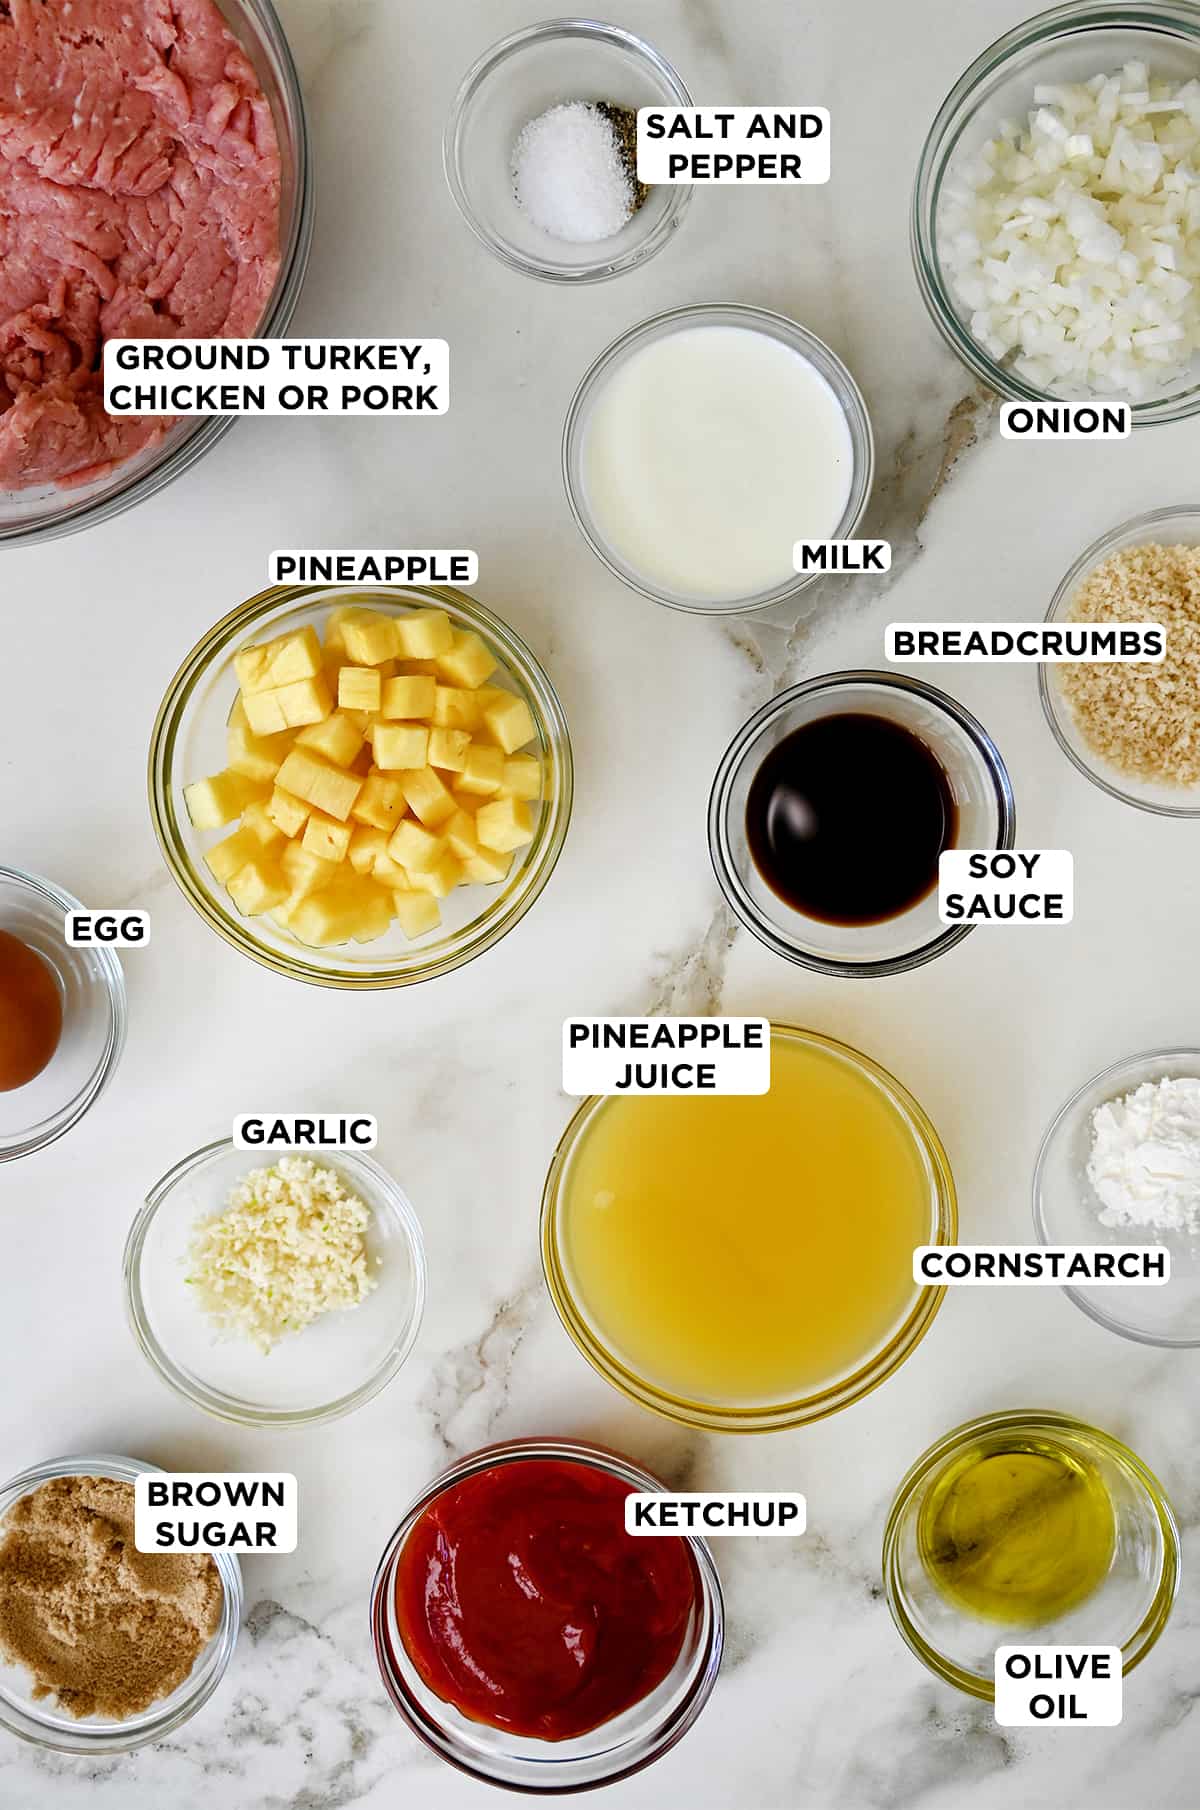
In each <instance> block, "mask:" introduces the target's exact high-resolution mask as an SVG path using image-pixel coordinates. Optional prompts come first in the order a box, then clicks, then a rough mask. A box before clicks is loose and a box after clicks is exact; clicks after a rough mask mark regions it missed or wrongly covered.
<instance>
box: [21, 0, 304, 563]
mask: <svg viewBox="0 0 1200 1810" xmlns="http://www.w3.org/2000/svg"><path fill="white" fill-rule="evenodd" d="M216 3H217V5H218V7H219V8H220V10H221V12H222V13H223V14H224V16H225V21H226V24H227V25H228V26H229V29H230V31H231V32H232V33H233V35H234V37H235V38H236V39H237V40H238V43H239V44H240V45H241V46H242V48H243V50H244V51H245V52H246V55H247V56H248V57H249V59H250V61H251V62H252V63H253V65H254V68H255V72H256V74H257V76H258V79H259V81H260V82H261V83H262V89H263V93H264V94H265V95H266V97H267V100H268V102H269V103H270V107H271V113H272V115H273V117H274V121H275V131H276V134H277V136H278V139H279V160H280V196H279V275H278V277H277V278H276V280H275V288H274V291H273V292H272V295H271V299H270V302H269V303H268V305H267V310H266V313H265V314H264V315H263V318H262V320H261V321H260V322H259V324H258V327H257V329H256V331H255V337H256V338H259V339H278V338H280V337H281V336H282V335H283V334H285V333H286V332H287V330H288V326H289V323H290V322H291V319H292V316H293V314H294V313H295V311H296V303H297V302H298V301H299V299H300V290H301V287H302V285H303V282H304V274H305V271H306V270H307V268H308V256H309V251H310V248H311V245H312V233H313V170H312V152H311V148H310V145H309V137H308V122H307V119H306V116H305V110H304V95H303V93H302V91H301V88H300V78H299V76H298V75H297V73H296V65H295V63H294V62H293V60H292V53H291V50H290V48H289V46H288V41H287V37H286V34H285V33H284V29H283V26H282V24H281V23H280V20H279V15H278V14H277V13H276V11H275V8H274V6H273V5H272V4H271V0H216ZM235 419H236V417H235V416H233V415H206V416H202V417H199V416H193V417H191V418H190V419H184V420H180V421H176V422H174V423H173V424H172V426H170V427H169V428H168V429H167V431H166V433H165V434H164V435H163V436H162V438H161V439H160V440H157V441H156V442H155V443H154V445H153V446H148V447H146V448H145V449H144V450H143V451H142V452H140V453H136V454H135V455H134V456H133V458H131V459H126V460H124V461H123V462H122V463H121V464H120V465H118V466H117V467H116V469H115V470H113V471H109V472H106V473H104V474H103V475H102V476H100V477H97V478H92V479H90V480H89V481H88V482H87V483H84V484H68V485H60V484H47V485H36V486H31V487H30V488H28V489H25V490H8V491H0V546H3V545H5V544H6V543H11V544H13V545H23V544H29V543H32V542H33V541H42V540H54V539H57V538H58V536H60V535H64V534H74V533H75V532H76V531H77V530H78V529H80V528H90V527H91V526H92V525H93V524H94V523H97V522H105V521H108V520H109V519H110V518H111V517H112V516H114V515H120V514H121V512H122V511H123V510H125V509H129V508H132V506H133V505H134V504H135V503H140V502H143V501H144V500H145V499H146V498H147V497H151V496H154V495H155V494H156V493H157V492H158V491H160V490H162V489H163V488H164V486H165V485H167V484H169V483H170V482H171V481H172V479H174V478H177V477H179V476H180V475H181V474H182V473H183V472H185V471H187V470H189V469H190V468H191V466H193V465H195V464H196V462H197V461H198V460H199V459H202V458H203V457H204V455H205V453H207V452H209V451H211V449H212V448H213V447H214V446H215V445H216V443H217V441H218V440H219V439H220V438H221V436H222V435H223V434H225V433H227V432H228V431H229V429H230V428H231V427H232V426H233V423H234V421H235Z"/></svg>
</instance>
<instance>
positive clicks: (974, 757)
mask: <svg viewBox="0 0 1200 1810" xmlns="http://www.w3.org/2000/svg"><path fill="white" fill-rule="evenodd" d="M854 710H861V711H866V712H869V713H870V714H871V715H874V716H882V717H887V718H888V719H889V721H891V722H895V723H901V724H903V726H904V727H905V728H906V729H909V730H911V731H912V733H913V734H914V735H917V736H919V737H920V739H921V740H922V741H923V742H924V743H925V744H926V746H927V747H929V748H930V749H931V750H932V751H933V753H934V754H935V755H936V756H937V759H938V760H939V762H940V763H941V765H942V768H943V769H944V771H945V773H946V775H947V777H948V778H949V781H950V785H951V789H952V790H953V793H954V799H955V803H956V804H957V806H958V833H957V836H956V838H955V844H956V846H957V847H960V848H990V849H1000V848H1011V847H1012V846H1013V839H1014V837H1015V835H1016V809H1015V806H1014V804H1013V795H1012V786H1011V784H1010V783H1009V778H1008V772H1007V769H1006V768H1005V765H1004V762H1003V760H1002V759H1001V757H1000V752H999V749H998V748H997V747H996V745H995V743H994V742H993V741H992V739H991V737H990V736H989V735H988V733H987V731H986V730H985V729H984V728H983V727H982V725H981V724H980V723H978V722H976V720H975V718H974V717H973V716H971V714H970V713H969V712H968V711H967V710H964V708H963V706H962V705H961V704H959V703H957V702H956V701H955V699H954V698H952V697H949V696H948V695H947V694H946V693H945V692H944V691H937V690H935V688H934V687H933V686H932V685H926V684H924V683H923V682H922V681H921V680H918V679H906V678H901V677H899V676H898V675H897V674H895V673H884V672H871V671H860V672H835V673H827V674H825V675H824V676H823V677H822V678H819V679H809V680H808V681H807V682H806V683H805V684H803V685H794V686H793V687H792V688H791V690H789V691H784V692H781V693H780V695H779V696H778V697H777V698H773V699H772V700H771V702H770V703H769V704H764V705H763V707H762V709H761V710H759V711H758V712H757V713H756V714H755V715H754V716H752V717H751V718H750V720H749V722H748V723H746V724H744V725H743V727H742V728H741V729H739V731H738V733H737V735H736V736H735V737H734V739H733V741H732V742H731V743H730V745H729V748H728V749H727V750H726V752H725V755H724V757H723V758H722V761H721V764H720V766H719V767H718V768H717V776H716V779H715V780H714V781H713V789H712V794H711V796H710V798H709V805H708V846H709V852H710V854H711V855H712V863H713V868H714V870H715V871H716V876H717V879H718V881H719V882H720V886H721V890H722V892H723V893H724V894H725V897H726V899H727V900H728V902H729V904H730V906H731V907H732V909H733V910H734V911H735V912H736V913H737V915H738V917H739V918H740V919H741V921H742V923H743V924H745V925H746V927H747V929H749V930H752V931H753V932H754V934H755V936H756V937H757V938H758V939H759V941H760V942H762V943H765V944H766V945H767V947H768V949H773V950H774V951H775V953H776V955H782V956H783V957H784V958H785V959H786V960H787V961H790V962H797V963H798V964H799V965H800V966H801V967H802V968H813V969H815V970H816V971H817V972H818V973H820V974H839V975H844V976H849V977H852V978H853V977H857V976H864V975H865V976H869V977H877V976H879V975H884V974H904V973H906V972H907V971H908V970H909V969H910V968H919V967H920V966H921V964H922V963H923V962H928V961H932V960H933V958H934V957H935V956H937V955H943V954H945V952H946V950H947V949H953V948H954V946H955V944H956V943H961V942H962V940H963V938H964V937H965V936H968V935H969V934H970V932H971V930H972V928H973V926H972V925H969V924H953V925H948V924H943V923H942V922H941V921H940V919H939V918H938V899H937V888H936V886H935V887H934V888H933V890H932V891H931V892H930V893H928V894H927V895H926V897H925V898H923V899H921V900H920V901H919V902H918V903H917V904H916V905H914V906H912V907H911V909H910V910H908V911H904V912H901V913H900V914H899V915H898V916H897V917H894V918H887V919H885V920H884V921H883V923H880V924H849V925H847V924H824V923H821V922H820V920H819V919H817V918H809V917H805V916H804V915H803V914H802V913H801V912H799V911H795V910H793V908H792V907H791V906H790V905H788V904H787V903H786V901H785V900H783V899H781V898H780V897H779V895H778V893H776V892H774V891H772V889H771V887H769V886H768V885H767V883H766V881H765V880H764V879H763V878H762V876H761V875H760V873H759V871H758V869H757V868H756V867H755V865H754V860H753V858H752V856H751V853H750V847H749V843H748V841H747V839H746V800H747V797H748V796H749V792H750V787H751V785H752V784H753V781H754V776H755V774H756V773H757V772H758V769H759V767H760V766H761V765H762V763H763V761H764V760H765V759H766V757H767V755H768V754H769V753H770V752H771V750H772V749H773V748H774V747H775V746H776V745H777V744H778V743H779V742H781V741H782V740H783V739H784V737H785V736H787V735H790V734H791V733H792V731H793V730H795V729H798V728H800V727H801V726H802V725H803V724H805V723H811V722H814V721H816V720H817V719H818V718H820V717H824V716H836V715H840V714H841V713H842V712H843V711H854Z"/></svg>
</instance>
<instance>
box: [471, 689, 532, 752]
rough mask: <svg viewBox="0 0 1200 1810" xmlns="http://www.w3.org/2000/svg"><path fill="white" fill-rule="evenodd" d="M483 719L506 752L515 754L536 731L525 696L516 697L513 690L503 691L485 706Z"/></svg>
mask: <svg viewBox="0 0 1200 1810" xmlns="http://www.w3.org/2000/svg"><path fill="white" fill-rule="evenodd" d="M483 720H484V723H485V724H486V725H487V728H488V730H489V732H490V734H491V736H492V738H493V740H495V741H497V742H498V743H499V744H500V746H501V747H502V748H503V750H504V752H505V753H506V754H515V753H516V751H517V749H518V748H523V747H524V746H525V744H526V742H531V741H532V740H533V738H534V734H535V733H536V732H535V730H534V726H533V717H532V716H531V715H530V712H529V706H528V704H527V703H526V702H525V700H524V698H518V697H514V695H513V693H512V692H511V691H505V692H501V694H500V696H499V697H498V698H496V699H495V700H494V701H492V702H489V703H486V704H485V705H484V706H483Z"/></svg>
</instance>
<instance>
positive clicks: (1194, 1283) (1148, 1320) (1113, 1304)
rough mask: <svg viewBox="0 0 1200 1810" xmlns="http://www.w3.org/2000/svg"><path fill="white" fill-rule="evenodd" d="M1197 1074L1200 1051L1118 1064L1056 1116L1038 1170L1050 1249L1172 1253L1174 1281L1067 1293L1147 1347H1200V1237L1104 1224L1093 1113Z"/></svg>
mask: <svg viewBox="0 0 1200 1810" xmlns="http://www.w3.org/2000/svg"><path fill="white" fill-rule="evenodd" d="M1196 1076H1200V1050H1189V1049H1178V1050H1150V1051H1148V1052H1147V1053H1146V1054H1144V1055H1141V1056H1127V1057H1126V1058H1125V1060H1124V1061H1122V1062H1113V1063H1110V1064H1109V1066H1108V1067H1107V1068H1102V1069H1101V1070H1100V1073H1099V1074H1098V1075H1093V1076H1092V1078H1091V1080H1090V1081H1085V1082H1084V1084H1083V1086H1082V1087H1080V1088H1077V1089H1076V1091H1075V1092H1074V1093H1073V1094H1072V1095H1071V1097H1070V1099H1069V1100H1067V1101H1066V1102H1065V1104H1064V1105H1062V1106H1060V1108H1059V1110H1058V1111H1057V1112H1056V1113H1055V1115H1054V1118H1053V1119H1052V1120H1051V1122H1050V1126H1049V1129H1048V1130H1047V1132H1046V1135H1045V1137H1044V1138H1043V1139H1042V1144H1041V1149H1040V1150H1039V1151H1038V1156H1037V1164H1036V1167H1035V1168H1034V1172H1033V1223H1034V1226H1035V1228H1036V1230H1037V1235H1038V1237H1039V1238H1040V1239H1041V1241H1042V1243H1043V1244H1084V1245H1087V1244H1096V1245H1103V1244H1111V1245H1114V1246H1120V1245H1125V1244H1141V1245H1159V1246H1161V1247H1162V1248H1163V1249H1164V1250H1167V1251H1169V1252H1170V1254H1171V1279H1170V1281H1169V1282H1164V1283H1160V1284H1157V1285H1155V1284H1150V1283H1147V1284H1145V1285H1141V1284H1137V1283H1127V1284H1122V1285H1121V1287H1119V1288H1116V1287H1103V1286H1101V1287H1086V1286H1085V1287H1083V1288H1064V1289H1063V1293H1064V1294H1065V1295H1068V1296H1069V1297H1070V1299H1071V1300H1072V1301H1074V1303H1075V1305H1076V1307H1081V1308H1082V1309H1083V1311H1084V1313H1085V1314H1087V1315H1088V1317H1089V1318H1090V1319H1092V1320H1095V1321H1096V1323H1097V1325H1100V1326H1107V1327H1108V1329H1109V1331H1110V1332H1119V1333H1120V1334H1121V1336H1122V1338H1126V1339H1136V1340H1137V1341H1138V1343H1139V1344H1142V1345H1164V1346H1174V1347H1180V1346H1188V1345H1191V1346H1196V1345H1200V1236H1191V1235H1189V1234H1188V1233H1187V1232H1156V1231H1155V1230H1154V1228H1153V1227H1152V1226H1142V1227H1138V1226H1106V1225H1103V1224H1102V1223H1101V1220H1100V1214H1101V1212H1102V1211H1103V1203H1102V1202H1101V1201H1100V1200H1099V1199H1098V1198H1097V1196H1096V1194H1095V1192H1094V1190H1093V1188H1092V1185H1091V1183H1090V1182H1089V1180H1088V1174H1087V1165H1088V1157H1089V1155H1090V1153H1091V1118H1092V1113H1093V1112H1094V1111H1095V1110H1096V1108H1097V1107H1098V1106H1103V1105H1104V1104H1105V1103H1106V1102H1107V1101H1109V1100H1118V1099H1121V1098H1123V1097H1124V1095H1125V1094H1128V1093H1132V1091H1133V1090H1134V1088H1136V1087H1140V1086H1141V1085H1142V1083H1143V1082H1145V1081H1151V1082H1153V1081H1164V1080H1167V1079H1168V1078H1171V1079H1181V1078H1183V1077H1192V1078H1195V1077H1196Z"/></svg>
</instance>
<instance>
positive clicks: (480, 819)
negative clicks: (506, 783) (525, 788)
mask: <svg viewBox="0 0 1200 1810" xmlns="http://www.w3.org/2000/svg"><path fill="white" fill-rule="evenodd" d="M475 829H476V833H477V834H478V836H479V840H480V842H481V844H482V845H483V847H484V848H494V849H496V850H498V851H499V852H500V853H501V854H503V853H506V852H507V851H509V850H511V849H514V848H524V847H525V844H526V843H527V842H532V841H533V825H532V824H531V823H530V821H529V806H528V805H527V804H525V803H524V802H523V801H522V800H521V799H520V798H512V797H508V796H505V797H503V798H493V799H492V800H491V802H490V803H489V804H485V805H484V806H482V808H481V809H480V811H479V813H478V815H477V816H476V818H475Z"/></svg>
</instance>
